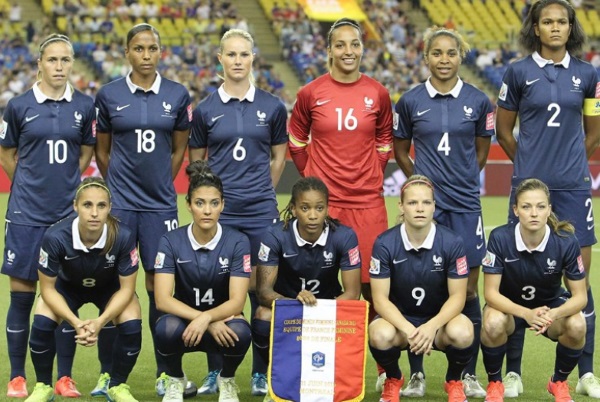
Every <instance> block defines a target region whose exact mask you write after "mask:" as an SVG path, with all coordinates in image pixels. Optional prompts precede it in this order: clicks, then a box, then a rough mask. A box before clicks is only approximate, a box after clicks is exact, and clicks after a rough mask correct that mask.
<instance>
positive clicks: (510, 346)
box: [506, 317, 527, 375]
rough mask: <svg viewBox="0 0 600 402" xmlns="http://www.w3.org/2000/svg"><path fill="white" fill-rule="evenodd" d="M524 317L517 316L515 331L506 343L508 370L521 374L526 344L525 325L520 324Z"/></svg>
mask: <svg viewBox="0 0 600 402" xmlns="http://www.w3.org/2000/svg"><path fill="white" fill-rule="evenodd" d="M519 320H520V321H521V322H522V321H523V319H522V318H517V317H515V332H513V334H512V335H511V336H509V337H508V341H507V343H506V372H507V373H508V372H511V371H513V372H515V373H517V374H518V375H521V359H522V358H523V345H524V344H525V327H527V325H519Z"/></svg>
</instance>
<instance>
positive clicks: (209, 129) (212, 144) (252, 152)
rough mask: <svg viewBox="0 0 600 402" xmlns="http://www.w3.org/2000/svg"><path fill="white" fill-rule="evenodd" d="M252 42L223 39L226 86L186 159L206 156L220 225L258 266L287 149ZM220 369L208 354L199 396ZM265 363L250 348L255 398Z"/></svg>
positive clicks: (206, 112) (199, 113) (206, 107)
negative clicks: (218, 188)
mask: <svg viewBox="0 0 600 402" xmlns="http://www.w3.org/2000/svg"><path fill="white" fill-rule="evenodd" d="M253 47H254V40H253V39H252V36H251V35H250V34H249V33H248V32H246V31H243V30H240V29H231V30H229V31H227V32H226V33H225V34H224V35H223V37H222V38H221V44H220V48H219V53H218V54H217V56H218V59H219V62H220V63H221V65H222V66H223V77H222V79H223V84H222V85H221V86H220V87H219V89H218V90H217V91H215V92H214V93H212V94H211V95H209V96H208V97H207V98H205V99H204V100H202V102H200V104H199V105H198V106H197V107H196V110H195V111H194V121H193V125H192V134H191V136H190V160H191V161H195V160H201V159H204V158H205V157H206V154H207V153H208V163H209V165H210V167H211V169H212V170H213V171H214V172H215V173H216V174H217V175H218V176H219V177H220V178H221V179H222V180H223V190H224V191H225V199H226V200H227V203H226V204H225V209H224V210H223V213H222V214H221V223H223V224H224V225H228V226H231V227H234V228H236V229H238V230H239V231H241V232H242V233H244V234H246V235H247V236H248V238H249V239H250V246H251V247H252V254H251V255H252V266H253V267H256V263H257V260H256V258H257V255H258V249H259V246H260V240H261V238H262V235H263V233H264V232H265V231H266V229H267V228H268V227H269V226H270V225H271V224H273V222H276V221H277V219H278V216H279V213H278V211H277V200H276V198H275V190H274V188H275V187H276V186H277V183H278V182H279V178H280V177H281V173H282V172H283V168H284V163H285V153H286V149H287V140H288V137H287V131H286V120H287V111H286V109H285V106H284V104H283V103H282V102H281V100H280V99H278V98H277V97H275V96H273V95H272V94H270V93H268V92H266V91H263V90H261V89H259V88H257V87H255V86H254V83H253V81H254V79H253V76H252V62H253V60H254V53H253ZM255 283H256V278H255V276H254V275H252V276H251V279H250V293H249V296H250V303H251V315H252V316H254V313H255V311H256V308H257V307H258V301H257V300H256V294H255V292H254V289H255V287H256V286H255ZM221 364H222V363H220V362H219V360H218V356H213V355H211V354H209V355H208V368H209V375H208V376H207V377H206V379H205V381H204V384H203V385H202V386H201V387H200V389H199V390H198V392H199V393H200V394H209V393H215V392H216V391H217V384H216V382H215V379H216V376H217V374H218V370H219V369H220V368H221V367H220V366H221ZM266 372H267V364H266V362H265V361H264V360H263V359H262V358H261V357H260V353H259V352H258V351H257V350H256V346H255V345H254V346H253V359H252V394H253V395H265V394H266V392H267V387H266Z"/></svg>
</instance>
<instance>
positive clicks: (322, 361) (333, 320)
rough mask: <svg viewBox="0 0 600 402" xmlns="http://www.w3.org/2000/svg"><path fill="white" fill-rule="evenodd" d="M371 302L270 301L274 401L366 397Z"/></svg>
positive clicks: (343, 401) (326, 401)
mask: <svg viewBox="0 0 600 402" xmlns="http://www.w3.org/2000/svg"><path fill="white" fill-rule="evenodd" d="M368 309H369V304H368V303H367V302H366V301H364V300H326V299H319V300H318V301H317V305H316V306H304V305H302V303H300V302H299V301H297V300H276V301H275V302H273V316H272V320H271V348H270V356H271V359H270V364H269V372H268V378H269V392H270V395H271V397H272V398H273V400H275V401H276V402H350V401H362V400H363V398H364V396H365V367H366V360H367V354H366V353H367V350H368V347H367V346H368V345H367V326H368Z"/></svg>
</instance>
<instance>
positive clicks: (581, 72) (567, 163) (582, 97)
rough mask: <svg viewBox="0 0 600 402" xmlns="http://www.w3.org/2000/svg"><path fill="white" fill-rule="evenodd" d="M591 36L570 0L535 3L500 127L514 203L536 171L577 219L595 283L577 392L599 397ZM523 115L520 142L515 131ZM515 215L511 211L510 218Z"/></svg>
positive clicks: (512, 381) (599, 83) (515, 350)
mask: <svg viewBox="0 0 600 402" xmlns="http://www.w3.org/2000/svg"><path fill="white" fill-rule="evenodd" d="M584 41H585V34H584V32H583V29H582V27H581V24H580V23H579V21H578V19H577V17H576V15H575V10H574V9H573V6H572V5H571V3H569V2H567V1H565V0H541V1H539V2H536V3H535V4H534V5H533V6H532V7H531V11H530V12H529V14H528V16H527V18H526V19H525V21H524V23H523V28H522V29H521V34H520V42H521V45H522V46H523V47H524V48H525V49H526V50H527V51H529V52H531V53H532V54H531V55H529V56H528V57H526V58H524V59H522V60H519V61H517V62H515V63H513V64H511V65H510V66H509V67H508V70H507V71H506V74H505V75H504V78H503V80H502V81H503V83H502V87H501V89H500V94H499V95H498V111H497V117H496V134H497V135H498V142H499V143H500V145H501V146H502V148H503V149H504V151H505V152H506V154H507V155H508V157H509V158H511V160H512V161H513V163H514V173H513V179H512V191H511V199H510V204H509V208H510V205H513V204H514V189H515V188H516V186H518V185H519V183H520V182H521V181H522V180H524V179H526V178H529V177H536V178H538V179H540V180H542V181H543V182H544V183H546V185H548V187H549V188H550V194H551V197H552V204H553V206H554V208H553V209H554V212H555V213H556V215H557V216H558V217H559V218H560V219H562V220H566V221H569V222H571V223H573V225H574V226H575V234H576V235H577V239H578V240H579V245H580V247H581V256H582V258H583V265H584V266H585V270H586V273H587V275H586V284H587V286H588V294H587V305H586V306H585V308H584V309H583V313H584V315H585V317H586V324H587V335H586V343H585V348H584V351H583V356H582V357H581V359H580V361H579V382H578V383H577V393H582V394H587V395H589V396H591V397H594V398H600V380H599V379H598V378H596V377H595V376H594V374H593V371H594V365H593V353H594V336H595V332H596V329H595V328H596V326H595V320H596V314H595V312H594V298H593V297H592V290H591V288H590V282H589V273H590V268H591V259H592V254H591V253H592V247H591V246H592V245H593V244H595V243H596V237H595V235H594V215H593V212H592V198H591V183H590V182H591V180H590V170H589V166H588V162H587V159H588V158H589V157H590V156H591V155H592V154H593V153H594V151H595V150H596V148H597V147H598V143H599V142H600V108H599V107H598V106H597V104H598V101H599V99H600V79H599V78H598V73H597V72H596V70H595V69H594V68H593V67H592V66H591V65H590V64H588V63H586V62H584V61H582V60H580V59H577V58H575V57H572V56H571V54H572V53H574V52H578V51H579V50H580V49H581V47H582V45H583V43H584ZM517 116H518V117H519V136H518V142H517V140H516V139H515V137H513V129H514V127H515V121H516V119H517ZM513 218H514V217H513V216H512V214H511V213H510V211H509V221H512V219H513ZM515 335H516V336H515ZM515 335H513V336H512V337H511V338H512V339H511V340H510V341H509V346H508V352H507V368H506V370H507V371H508V372H509V374H508V375H507V378H506V379H505V387H506V388H505V389H506V396H511V397H516V396H517V395H518V394H519V393H520V392H522V383H521V378H520V373H521V355H522V349H523V337H524V330H520V331H517V332H516V334H515Z"/></svg>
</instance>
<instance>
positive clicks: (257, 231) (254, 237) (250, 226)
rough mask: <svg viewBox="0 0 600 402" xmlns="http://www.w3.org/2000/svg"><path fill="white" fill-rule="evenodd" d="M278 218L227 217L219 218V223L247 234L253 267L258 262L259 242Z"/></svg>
mask: <svg viewBox="0 0 600 402" xmlns="http://www.w3.org/2000/svg"><path fill="white" fill-rule="evenodd" d="M278 221H279V219H244V218H237V219H228V218H221V219H220V220H219V223H221V224H222V225H226V226H229V227H230V228H234V229H235V230H238V231H240V232H242V233H243V234H245V235H246V236H248V239H249V240H250V262H251V264H252V266H253V267H255V266H256V264H258V250H260V242H261V241H262V239H263V236H264V234H265V232H266V231H267V229H268V228H269V226H271V225H273V224H274V223H277V222H278Z"/></svg>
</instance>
